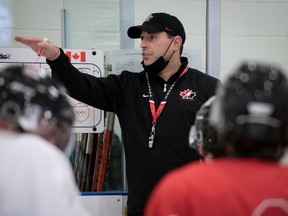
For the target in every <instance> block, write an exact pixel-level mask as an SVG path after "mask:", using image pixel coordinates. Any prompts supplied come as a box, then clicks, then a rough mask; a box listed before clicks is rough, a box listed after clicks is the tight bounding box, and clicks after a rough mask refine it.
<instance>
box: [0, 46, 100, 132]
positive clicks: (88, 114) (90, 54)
mask: <svg viewBox="0 0 288 216" xmlns="http://www.w3.org/2000/svg"><path fill="white" fill-rule="evenodd" d="M64 52H65V53H66V54H67V55H68V57H69V58H70V61H71V63H72V64H73V65H74V67H75V68H77V69H78V70H79V71H81V72H82V73H87V74H90V75H92V76H95V77H103V76H104V54H103V51H101V50H81V49H64ZM36 60H38V59H37V55H36V53H34V51H32V50H31V49H29V48H1V49H0V69H1V68H4V67H6V66H9V65H12V64H13V65H25V66H26V65H27V66H31V67H36V68H41V69H42V70H45V71H46V72H47V73H49V74H51V69H50V67H49V65H48V64H47V63H46V60H45V58H44V57H41V58H40V59H39V60H38V61H37V62H36ZM67 76H69V73H67ZM68 97H69V96H68ZM69 99H70V101H71V105H72V106H73V109H74V112H75V116H76V118H75V123H74V125H73V131H74V132H75V133H101V132H103V131H104V112H103V111H102V110H99V109H96V108H94V107H91V106H89V105H87V104H85V103H82V102H81V101H77V100H75V99H73V98H71V97H69Z"/></svg>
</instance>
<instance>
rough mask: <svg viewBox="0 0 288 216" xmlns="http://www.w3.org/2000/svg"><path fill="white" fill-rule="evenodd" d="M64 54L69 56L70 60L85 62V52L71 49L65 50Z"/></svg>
mask: <svg viewBox="0 0 288 216" xmlns="http://www.w3.org/2000/svg"><path fill="white" fill-rule="evenodd" d="M66 55H67V56H68V57H69V59H70V61H71V62H72V61H80V62H86V52H84V51H81V52H77V51H76V52H75V51H74V52H73V53H72V51H66Z"/></svg>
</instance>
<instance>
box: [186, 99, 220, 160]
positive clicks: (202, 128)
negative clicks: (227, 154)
mask: <svg viewBox="0 0 288 216" xmlns="http://www.w3.org/2000/svg"><path fill="white" fill-rule="evenodd" d="M214 100H215V96H212V97H211V98H209V99H208V100H207V101H206V102H205V103H204V104H203V105H202V106H201V108H200V109H199V110H198V112H197V113H196V118H195V122H194V125H193V126H192V127H191V129H190V134H189V145H190V147H191V148H194V149H196V150H198V151H203V152H199V153H200V154H201V155H202V156H205V155H206V154H207V153H211V154H212V155H213V157H219V156H222V155H223V154H224V150H223V145H221V144H220V142H219V140H218V134H217V131H216V129H215V127H214V126H213V125H211V124H210V120H209V118H210V109H211V105H212V104H213V102H214ZM200 149H201V150H200Z"/></svg>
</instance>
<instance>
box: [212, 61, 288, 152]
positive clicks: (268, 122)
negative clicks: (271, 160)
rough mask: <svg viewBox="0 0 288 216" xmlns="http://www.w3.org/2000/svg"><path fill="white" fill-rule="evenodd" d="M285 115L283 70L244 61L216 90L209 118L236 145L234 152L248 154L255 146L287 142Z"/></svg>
mask: <svg viewBox="0 0 288 216" xmlns="http://www.w3.org/2000/svg"><path fill="white" fill-rule="evenodd" d="M287 115H288V81H287V78H286V76H285V74H284V72H283V71H282V70H281V69H280V68H279V67H277V66H273V65H268V64H263V63H255V62H246V63H243V64H242V65H240V67H239V68H237V69H236V70H235V71H234V72H233V73H232V75H231V76H230V77H229V78H228V79H227V80H226V82H225V83H224V85H223V88H221V87H220V88H219V89H218V93H217V99H216V102H215V103H214V104H213V107H212V117H211V119H212V122H213V125H215V126H217V127H218V129H219V132H220V133H221V135H222V136H223V138H224V140H225V141H228V142H230V143H236V145H238V147H239V148H238V150H236V154H237V153H238V154H242V155H243V154H247V156H249V155H251V154H255V149H256V148H258V149H260V148H261V149H263V148H265V149H271V148H273V149H277V148H278V147H279V146H281V145H283V146H286V145H287V135H286V130H287ZM240 146H241V147H240ZM236 149H237V147H236ZM237 151H238V152H237ZM249 151H250V152H249Z"/></svg>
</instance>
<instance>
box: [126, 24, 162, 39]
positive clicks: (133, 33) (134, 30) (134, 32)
mask: <svg viewBox="0 0 288 216" xmlns="http://www.w3.org/2000/svg"><path fill="white" fill-rule="evenodd" d="M142 31H146V32H148V33H157V32H162V31H163V30H161V29H159V28H155V27H153V26H148V25H139V26H132V27H130V28H129V29H128V31H127V34H128V36H129V37H130V38H133V39H135V38H140V35H141V33H142Z"/></svg>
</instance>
